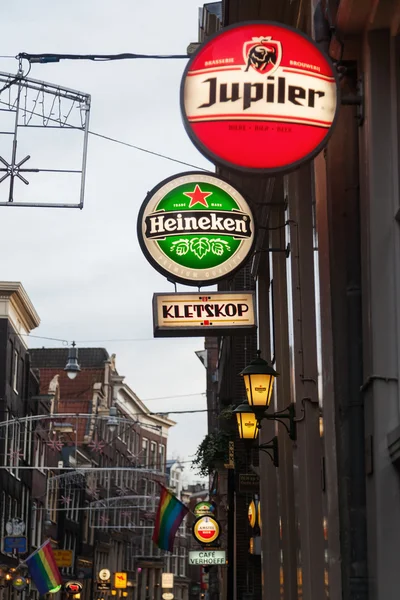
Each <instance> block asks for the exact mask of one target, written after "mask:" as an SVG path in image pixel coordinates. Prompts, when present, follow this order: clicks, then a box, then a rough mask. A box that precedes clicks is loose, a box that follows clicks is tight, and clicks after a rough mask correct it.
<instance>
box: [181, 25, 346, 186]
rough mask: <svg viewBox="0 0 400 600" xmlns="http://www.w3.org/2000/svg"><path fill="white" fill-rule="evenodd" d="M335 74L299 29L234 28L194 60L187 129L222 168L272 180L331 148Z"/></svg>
mask: <svg viewBox="0 0 400 600" xmlns="http://www.w3.org/2000/svg"><path fill="white" fill-rule="evenodd" d="M338 107H339V102H338V80H337V75H336V71H335V69H334V67H333V65H332V63H331V62H330V60H329V58H328V57H327V56H325V54H323V53H322V52H321V50H319V48H318V47H317V46H316V45H315V43H314V42H313V40H312V39H311V38H309V37H308V36H306V35H305V34H303V33H302V32H301V31H299V30H298V29H293V28H292V27H288V26H286V25H281V24H278V23H272V22H267V21H258V22H253V23H252V22H248V23H241V24H238V25H232V26H230V27H226V28H225V29H222V31H220V32H219V33H217V34H216V35H214V36H212V37H210V38H209V39H208V40H207V42H205V43H204V44H203V45H202V46H201V47H200V49H199V50H198V52H197V53H196V54H194V55H193V57H192V58H191V60H190V61H189V63H188V65H187V67H186V69H185V72H184V74H183V78H182V84H181V111H182V116H183V120H184V124H185V127H186V131H187V133H188V135H189V137H190V139H191V140H192V142H193V143H194V145H195V146H196V147H197V149H198V150H199V151H200V152H202V153H203V154H204V155H205V156H206V157H207V158H209V159H210V160H212V161H213V162H215V163H218V164H220V165H222V166H226V167H230V168H234V169H238V170H241V171H246V172H259V173H265V174H268V175H272V174H275V173H279V172H286V171H290V170H291V169H295V168H297V167H298V166H300V165H301V164H302V163H304V162H305V161H308V160H310V159H311V158H313V157H314V156H315V155H316V154H317V153H318V152H320V150H322V148H323V147H324V146H325V145H326V143H327V141H328V138H329V135H330V132H331V131H332V127H333V125H334V123H335V121H336V117H337V113H338Z"/></svg>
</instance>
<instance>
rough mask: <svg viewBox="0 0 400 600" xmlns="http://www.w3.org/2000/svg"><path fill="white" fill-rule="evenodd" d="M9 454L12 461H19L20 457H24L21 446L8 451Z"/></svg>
mask: <svg viewBox="0 0 400 600" xmlns="http://www.w3.org/2000/svg"><path fill="white" fill-rule="evenodd" d="M7 456H9V457H10V458H11V460H12V461H15V462H17V461H18V459H19V458H24V453H23V452H22V450H21V448H18V450H10V452H7Z"/></svg>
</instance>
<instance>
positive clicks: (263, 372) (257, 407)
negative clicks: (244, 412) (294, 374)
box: [240, 351, 278, 413]
mask: <svg viewBox="0 0 400 600" xmlns="http://www.w3.org/2000/svg"><path fill="white" fill-rule="evenodd" d="M240 375H241V376H242V377H243V381H244V385H245V388H246V394H247V400H248V403H249V405H250V406H251V407H252V409H253V411H254V412H257V411H262V413H264V411H265V409H266V408H268V407H269V405H270V403H271V397H272V389H273V386H274V380H275V377H276V376H277V375H278V373H277V372H276V371H275V369H273V368H272V367H271V366H270V365H269V364H268V363H267V361H266V360H264V359H263V358H261V352H260V351H258V352H257V358H255V359H254V360H252V361H251V363H250V364H249V365H248V366H247V367H245V368H244V369H243V371H242V372H241V373H240Z"/></svg>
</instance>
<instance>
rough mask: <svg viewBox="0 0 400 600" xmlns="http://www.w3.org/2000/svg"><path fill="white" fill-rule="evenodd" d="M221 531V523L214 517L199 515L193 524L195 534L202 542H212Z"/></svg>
mask: <svg viewBox="0 0 400 600" xmlns="http://www.w3.org/2000/svg"><path fill="white" fill-rule="evenodd" d="M220 533H221V528H220V526H219V523H218V521H217V520H216V519H214V517H209V516H204V517H199V518H198V519H197V520H196V521H195V522H194V525H193V536H194V538H195V539H196V540H197V541H198V542H200V544H212V543H213V542H215V541H216V540H217V539H218V538H219V536H220Z"/></svg>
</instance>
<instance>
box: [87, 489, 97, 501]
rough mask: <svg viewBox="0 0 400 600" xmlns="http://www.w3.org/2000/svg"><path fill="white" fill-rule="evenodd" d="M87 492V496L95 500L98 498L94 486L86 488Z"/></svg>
mask: <svg viewBox="0 0 400 600" xmlns="http://www.w3.org/2000/svg"><path fill="white" fill-rule="evenodd" d="M87 492H88V494H89V496H92V497H93V498H94V499H95V500H97V499H98V497H99V490H98V489H97V488H96V487H95V486H90V487H88V488H87Z"/></svg>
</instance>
